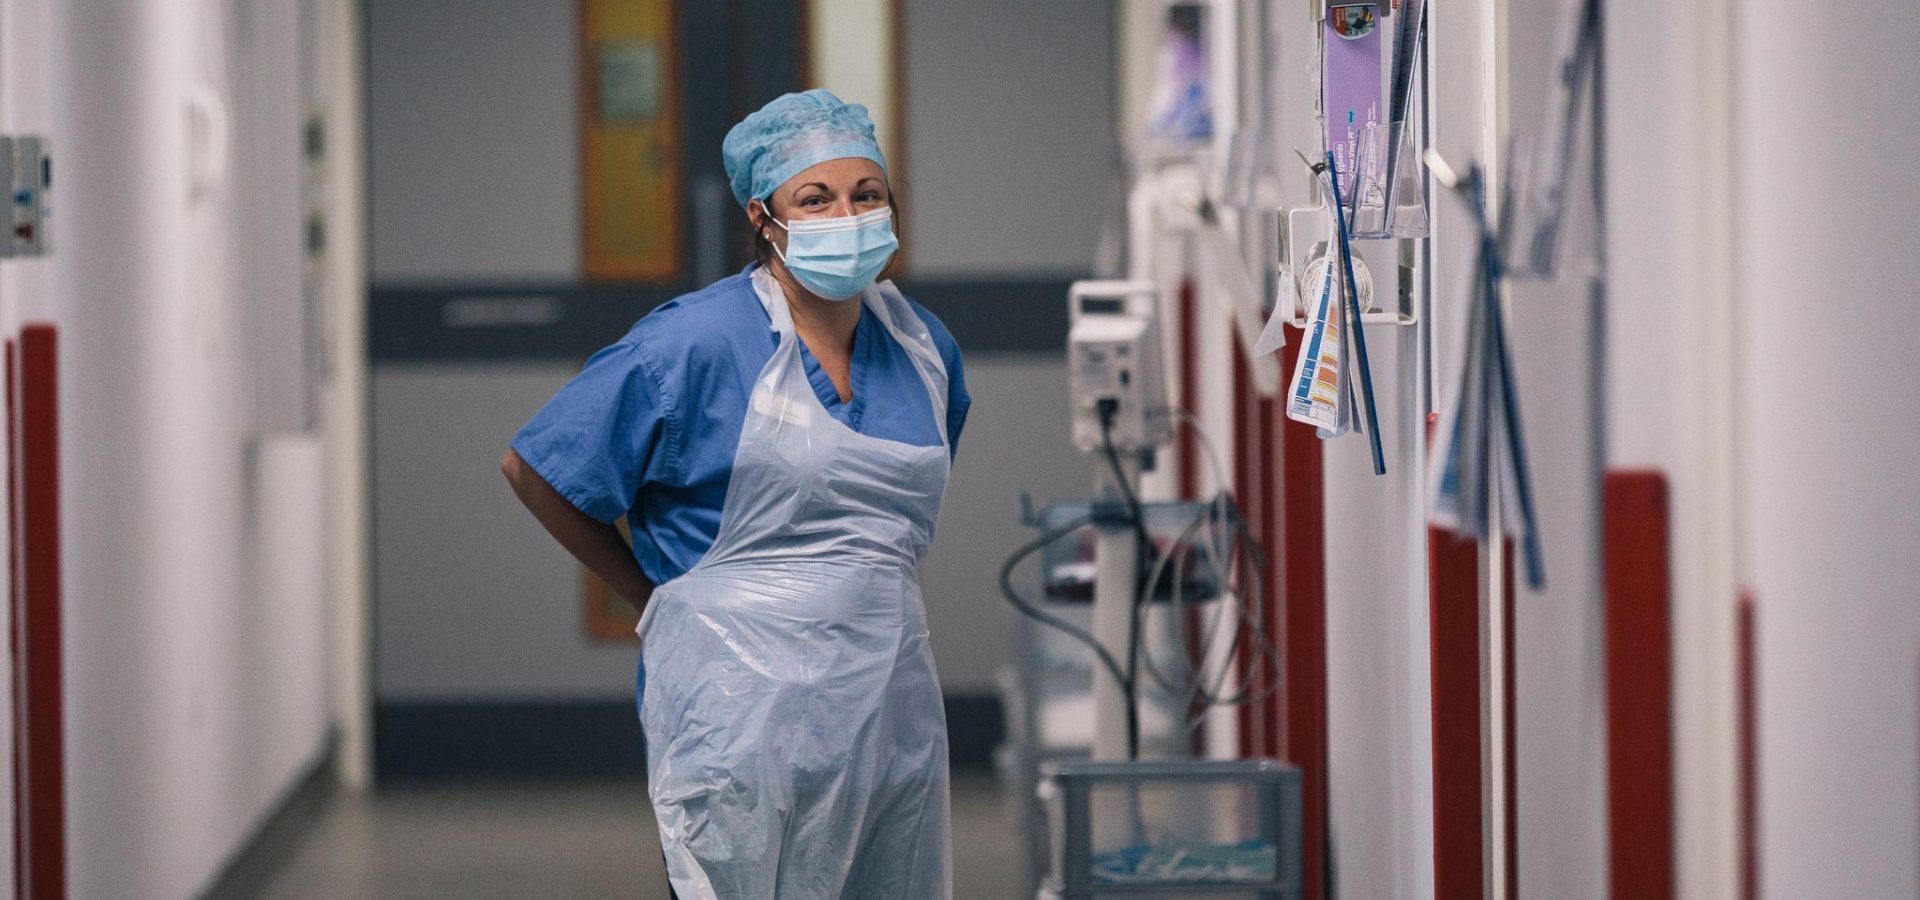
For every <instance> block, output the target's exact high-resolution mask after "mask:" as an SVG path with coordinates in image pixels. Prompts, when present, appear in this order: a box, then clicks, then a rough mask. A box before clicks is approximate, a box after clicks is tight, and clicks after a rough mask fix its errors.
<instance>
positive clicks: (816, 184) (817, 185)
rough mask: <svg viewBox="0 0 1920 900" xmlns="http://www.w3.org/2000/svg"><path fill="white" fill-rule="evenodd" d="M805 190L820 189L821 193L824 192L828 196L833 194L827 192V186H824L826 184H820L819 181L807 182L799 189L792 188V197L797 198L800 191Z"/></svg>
mask: <svg viewBox="0 0 1920 900" xmlns="http://www.w3.org/2000/svg"><path fill="white" fill-rule="evenodd" d="M807 188H819V189H820V190H821V191H823V192H825V193H829V194H830V193H833V192H832V191H829V190H827V185H826V183H825V182H821V181H809V182H807V183H806V184H803V185H801V186H799V187H797V188H794V189H793V195H794V196H795V197H798V196H800V192H801V191H804V190H806V189H807Z"/></svg>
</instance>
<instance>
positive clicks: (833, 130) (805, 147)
mask: <svg viewBox="0 0 1920 900" xmlns="http://www.w3.org/2000/svg"><path fill="white" fill-rule="evenodd" d="M720 155H721V156H723V157H724V158H725V159H726V164H727V182H728V183H729V184H730V185H731V186H732V187H733V199H735V200H737V201H739V203H740V205H741V206H742V207H745V206H746V205H747V201H748V200H751V199H753V198H755V197H758V198H760V199H761V200H765V199H766V198H768V197H769V196H772V194H773V191H774V189H775V188H777V187H779V186H780V185H782V184H785V183H786V182H787V179H789V178H792V177H793V176H795V175H798V174H800V173H801V172H804V171H806V170H807V169H808V168H811V167H813V166H815V165H818V164H820V163H823V162H826V161H827V160H830V159H845V158H847V157H859V158H862V159H870V160H873V161H874V162H875V163H878V164H879V166H880V169H881V170H882V171H885V170H886V168H887V160H886V157H884V156H881V155H880V144H879V142H878V141H875V140H874V139H873V120H872V119H870V118H868V117H867V108H866V107H864V106H861V105H860V104H858V103H844V102H842V101H841V100H840V98H839V97H835V96H834V95H833V92H832V91H828V90H826V89H824V88H814V89H813V90H811V91H806V92H803V93H799V94H784V95H782V96H780V97H778V98H775V99H774V100H773V102H771V103H768V104H767V105H766V106H763V107H760V110H759V111H758V112H756V113H754V114H753V115H750V116H748V117H746V118H745V119H742V120H741V121H740V124H738V125H735V126H733V130H731V131H729V132H727V139H726V140H724V141H722V142H720Z"/></svg>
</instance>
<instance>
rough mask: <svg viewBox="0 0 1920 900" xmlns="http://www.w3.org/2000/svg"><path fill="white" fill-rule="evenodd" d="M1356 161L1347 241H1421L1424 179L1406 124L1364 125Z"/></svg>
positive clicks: (1424, 226) (1424, 232) (1424, 233)
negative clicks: (1350, 239) (1351, 214)
mask: <svg viewBox="0 0 1920 900" xmlns="http://www.w3.org/2000/svg"><path fill="white" fill-rule="evenodd" d="M1355 156H1356V158H1355V160H1354V168H1355V169H1357V170H1358V174H1357V176H1355V177H1354V190H1353V199H1352V201H1351V202H1352V204H1353V219H1352V223H1353V227H1352V230H1351V231H1349V232H1348V235H1349V236H1350V237H1353V238H1355V239H1361V240H1378V239H1382V238H1423V237H1426V236H1427V199H1426V195H1425V191H1424V187H1423V184H1422V182H1423V181H1424V180H1425V179H1424V177H1423V174H1422V173H1423V170H1422V168H1421V164H1420V153H1419V151H1417V150H1415V149H1414V146H1413V133H1412V132H1411V131H1409V130H1408V129H1407V123H1405V122H1387V123H1384V124H1375V125H1368V126H1367V127H1366V128H1365V129H1363V130H1362V131H1361V132H1360V147H1359V150H1358V152H1357V153H1356V155H1355ZM1342 174H1345V173H1342Z"/></svg>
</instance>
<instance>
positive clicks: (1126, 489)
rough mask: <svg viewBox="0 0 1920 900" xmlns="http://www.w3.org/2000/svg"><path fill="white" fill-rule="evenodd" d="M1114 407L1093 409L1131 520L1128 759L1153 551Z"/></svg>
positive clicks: (1132, 755) (1132, 751) (1136, 720)
mask: <svg viewBox="0 0 1920 900" xmlns="http://www.w3.org/2000/svg"><path fill="white" fill-rule="evenodd" d="M1116 407H1117V404H1116V403H1114V402H1113V401H1112V400H1101V401H1100V402H1099V403H1098V404H1097V405H1096V407H1095V408H1096V409H1097V411H1098V412H1099V414H1100V448H1101V450H1103V451H1105V453H1106V457H1107V464H1108V465H1109V466H1111V467H1112V468H1113V480H1114V482H1115V483H1116V484H1118V485H1119V486H1120V497H1121V498H1122V499H1123V500H1125V501H1126V505H1127V515H1128V517H1130V518H1131V519H1132V520H1133V540H1134V560H1133V561H1134V566H1133V571H1132V572H1131V573H1129V574H1130V576H1131V579H1132V581H1133V592H1132V596H1131V597H1129V598H1128V600H1127V681H1126V686H1127V758H1128V759H1139V758H1140V711H1139V706H1140V698H1139V693H1138V691H1137V690H1136V688H1137V687H1138V685H1139V677H1140V606H1141V604H1142V602H1143V600H1144V598H1145V596H1146V590H1148V589H1150V588H1146V589H1143V588H1142V586H1141V584H1140V561H1141V559H1143V558H1144V557H1143V556H1142V554H1146V553H1151V552H1153V541H1152V539H1150V538H1149V537H1148V536H1147V518H1146V513H1145V511H1143V510H1142V509H1141V508H1140V499H1139V498H1138V497H1135V496H1134V495H1133V485H1131V484H1129V483H1128V479H1127V472H1126V470H1125V469H1123V468H1121V466H1120V454H1119V453H1118V452H1117V451H1116V450H1115V449H1114V447H1113V414H1114V411H1115V409H1116Z"/></svg>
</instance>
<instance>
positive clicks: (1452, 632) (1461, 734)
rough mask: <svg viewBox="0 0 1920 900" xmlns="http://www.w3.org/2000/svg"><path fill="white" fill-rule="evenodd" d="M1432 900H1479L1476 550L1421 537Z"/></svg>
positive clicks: (1482, 871) (1449, 538) (1444, 537)
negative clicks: (1428, 679) (1429, 715)
mask: <svg viewBox="0 0 1920 900" xmlns="http://www.w3.org/2000/svg"><path fill="white" fill-rule="evenodd" d="M1427 604H1428V616H1429V628H1430V632H1431V635H1432V638H1431V640H1432V645H1431V650H1430V653H1431V656H1432V660H1431V670H1432V678H1433V681H1432V692H1433V698H1432V702H1433V883H1434V896H1435V897H1447V898H1452V897H1463V898H1474V900H1478V898H1481V897H1485V896H1486V861H1485V854H1484V852H1483V851H1482V840H1481V836H1482V835H1483V834H1484V833H1485V817H1484V816H1485V814H1484V809H1485V806H1484V804H1483V802H1482V800H1483V791H1482V787H1481V766H1480V753H1481V740H1480V739H1481V735H1480V545H1479V544H1477V543H1475V542H1473V541H1469V540H1463V539H1461V538H1460V537H1459V536H1457V535H1455V534H1453V533H1451V532H1448V531H1443V530H1441V529H1438V528H1432V529H1428V531H1427Z"/></svg>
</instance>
